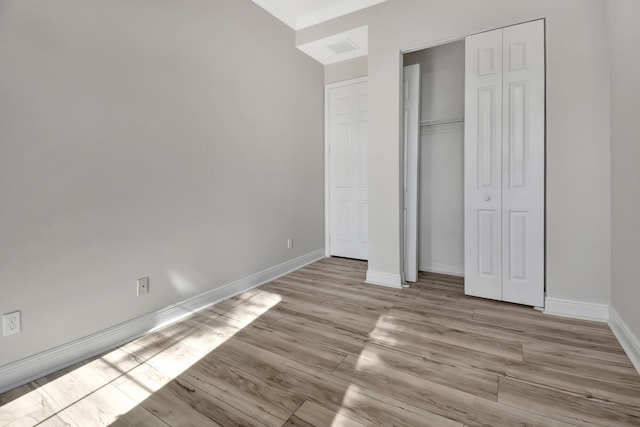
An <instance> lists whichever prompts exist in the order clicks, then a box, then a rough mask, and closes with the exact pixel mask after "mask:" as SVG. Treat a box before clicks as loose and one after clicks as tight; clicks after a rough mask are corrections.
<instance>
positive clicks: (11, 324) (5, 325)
mask: <svg viewBox="0 0 640 427" xmlns="http://www.w3.org/2000/svg"><path fill="white" fill-rule="evenodd" d="M2 330H3V335H4V336H5V337H6V336H7V335H13V334H17V333H19V332H20V330H21V325H20V312H19V311H14V312H13V313H7V314H5V315H3V316H2Z"/></svg>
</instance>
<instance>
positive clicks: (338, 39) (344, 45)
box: [297, 25, 369, 65]
mask: <svg viewBox="0 0 640 427" xmlns="http://www.w3.org/2000/svg"><path fill="white" fill-rule="evenodd" d="M297 48H298V49H300V50H301V51H303V52H304V53H306V54H307V55H309V56H310V57H312V58H313V59H315V60H316V61H318V62H320V63H321V64H323V65H328V64H334V63H336V62H341V61H347V60H349V59H353V58H358V57H360V56H366V55H368V54H369V27H368V26H366V25H365V26H362V27H358V28H354V29H352V30H349V31H345V32H343V33H338V34H334V35H332V36H329V37H325V38H322V39H318V40H314V41H312V42H309V43H305V44H301V45H298V46H297Z"/></svg>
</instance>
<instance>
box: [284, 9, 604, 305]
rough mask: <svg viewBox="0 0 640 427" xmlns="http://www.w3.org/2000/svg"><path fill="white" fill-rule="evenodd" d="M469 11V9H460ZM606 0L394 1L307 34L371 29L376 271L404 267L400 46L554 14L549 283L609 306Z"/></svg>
mask: <svg viewBox="0 0 640 427" xmlns="http://www.w3.org/2000/svg"><path fill="white" fill-rule="evenodd" d="M461 11H463V12H461ZM604 16H605V5H604V2H603V1H601V0H563V1H557V0H522V1H513V0H393V1H390V2H386V3H382V4H379V5H377V6H373V7H370V8H368V9H365V10H362V11H360V12H356V13H352V14H350V15H347V16H344V17H342V18H338V19H334V20H332V21H329V22H326V23H323V24H319V25H316V26H313V27H309V28H306V29H304V30H300V31H298V32H297V33H296V43H298V44H302V43H306V42H309V41H311V40H315V39H318V38H322V37H326V36H328V35H330V34H335V33H338V32H341V31H345V30H347V29H350V28H355V27H358V26H361V25H368V26H369V90H370V99H371V129H370V135H371V137H370V141H369V168H370V172H369V174H370V176H369V269H370V270H372V271H375V272H381V273H387V274H395V275H398V274H400V272H401V269H402V239H401V231H402V224H401V222H400V219H401V209H400V207H401V206H402V205H401V202H402V199H401V197H402V195H401V194H402V193H401V191H400V189H401V179H400V178H401V176H402V171H401V162H400V159H401V150H400V143H399V141H400V135H401V128H400V123H401V112H402V110H401V108H400V94H401V91H400V87H401V71H402V55H401V52H402V51H406V50H410V49H416V48H420V47H428V46H433V45H436V44H441V43H443V42H446V41H449V40H456V39H459V38H460V37H464V36H466V35H469V34H473V33H477V32H482V31H486V30H490V29H494V28H499V27H504V26H507V25H512V24H515V23H519V22H524V21H529V20H532V19H536V18H541V17H545V18H546V26H547V27H546V41H547V46H546V48H547V164H546V168H547V174H546V178H547V194H546V227H547V232H546V256H547V260H546V284H547V293H548V296H549V297H553V298H564V299H571V300H577V301H584V302H593V303H603V304H608V303H609V302H610V295H611V286H610V282H611V259H610V255H611V248H610V247H611V222H610V221H611V216H610V212H611V202H610V181H611V180H610V178H611V170H610V166H611V165H610V141H609V139H610V136H609V129H610V126H609V85H608V84H607V82H608V81H609V63H608V51H607V42H606V30H605V19H604Z"/></svg>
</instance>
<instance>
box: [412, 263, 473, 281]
mask: <svg viewBox="0 0 640 427" xmlns="http://www.w3.org/2000/svg"><path fill="white" fill-rule="evenodd" d="M420 271H429V272H431V273H439V274H449V275H451V276H459V277H464V264H458V263H454V262H445V261H432V262H429V263H427V264H425V265H424V266H422V265H421V266H420Z"/></svg>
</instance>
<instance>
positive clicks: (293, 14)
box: [253, 0, 387, 30]
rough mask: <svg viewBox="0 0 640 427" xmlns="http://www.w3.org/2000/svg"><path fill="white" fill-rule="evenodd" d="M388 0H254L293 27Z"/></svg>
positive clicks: (310, 23)
mask: <svg viewBox="0 0 640 427" xmlns="http://www.w3.org/2000/svg"><path fill="white" fill-rule="evenodd" d="M385 1H387V0H253V2H254V3H256V4H257V5H258V6H260V7H262V8H263V9H265V10H266V11H267V12H269V13H270V14H272V15H273V16H275V17H276V18H278V19H279V20H281V21H282V22H284V23H285V24H287V25H288V26H290V27H291V28H293V29H294V30H299V29H301V28H306V27H310V26H312V25H315V24H319V23H321V22H324V21H328V20H330V19H334V18H337V17H339V16H342V15H346V14H348V13H351V12H355V11H356V10H360V9H364V8H367V7H370V6H373V5H376V4H378V3H383V2H385Z"/></svg>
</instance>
